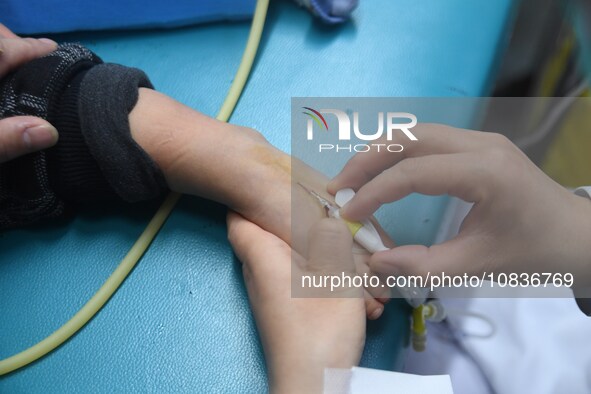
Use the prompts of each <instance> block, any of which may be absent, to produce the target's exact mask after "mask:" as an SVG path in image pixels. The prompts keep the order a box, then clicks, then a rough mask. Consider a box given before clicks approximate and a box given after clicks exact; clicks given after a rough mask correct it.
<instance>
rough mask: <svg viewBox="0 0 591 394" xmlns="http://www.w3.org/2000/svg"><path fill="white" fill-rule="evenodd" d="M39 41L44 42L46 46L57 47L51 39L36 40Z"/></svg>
mask: <svg viewBox="0 0 591 394" xmlns="http://www.w3.org/2000/svg"><path fill="white" fill-rule="evenodd" d="M38 40H39V41H41V42H44V43H46V44H51V45H53V46H57V42H55V41H53V40H52V39H49V38H38Z"/></svg>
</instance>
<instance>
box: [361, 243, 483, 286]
mask: <svg viewBox="0 0 591 394" xmlns="http://www.w3.org/2000/svg"><path fill="white" fill-rule="evenodd" d="M477 247H478V245H477V243H475V242H472V241H470V237H467V236H459V237H456V238H454V239H452V240H450V241H447V242H445V243H442V244H439V245H433V246H430V247H427V246H423V245H406V246H399V247H397V248H394V249H391V250H386V251H383V252H378V253H375V254H374V255H373V256H372V257H371V259H370V262H369V266H370V267H371V269H372V270H374V271H376V272H380V273H383V274H387V275H394V276H399V275H403V276H421V277H422V278H428V277H434V276H436V275H441V274H442V273H443V272H445V274H446V275H463V274H464V273H467V274H472V273H474V272H479V270H480V269H481V268H482V265H483V262H482V261H480V260H479V258H480V257H479V255H478V250H477Z"/></svg>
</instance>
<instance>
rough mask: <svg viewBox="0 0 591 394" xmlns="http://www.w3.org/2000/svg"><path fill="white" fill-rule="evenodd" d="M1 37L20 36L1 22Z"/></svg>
mask: <svg viewBox="0 0 591 394" xmlns="http://www.w3.org/2000/svg"><path fill="white" fill-rule="evenodd" d="M0 38H18V36H17V35H16V34H14V33H13V32H12V31H11V30H10V29H9V28H8V27H6V26H4V25H3V24H2V23H0Z"/></svg>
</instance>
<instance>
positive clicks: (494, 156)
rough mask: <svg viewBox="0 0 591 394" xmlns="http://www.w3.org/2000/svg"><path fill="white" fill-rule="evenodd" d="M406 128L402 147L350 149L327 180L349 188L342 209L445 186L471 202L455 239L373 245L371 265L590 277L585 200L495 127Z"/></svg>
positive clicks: (412, 270)
mask: <svg viewBox="0 0 591 394" xmlns="http://www.w3.org/2000/svg"><path fill="white" fill-rule="evenodd" d="M413 133H416V134H415V135H416V136H417V138H418V141H416V142H411V143H405V142H404V141H400V142H402V143H404V151H403V152H401V153H396V154H394V153H390V152H376V153H359V154H357V155H356V156H355V157H353V158H352V159H351V160H350V161H349V162H348V163H347V165H346V166H345V168H344V169H343V171H342V172H341V173H340V174H339V175H338V176H337V177H336V178H335V179H334V180H333V181H332V182H331V183H330V184H329V188H328V189H329V192H333V193H334V192H335V191H337V190H339V189H341V188H344V187H351V188H353V189H355V190H357V194H356V196H355V197H354V198H353V199H352V200H351V201H350V202H349V204H347V205H346V206H345V207H344V208H343V211H342V214H343V216H344V217H347V218H349V219H352V220H358V219H363V218H366V217H368V216H369V215H371V214H372V213H373V212H374V211H376V210H377V209H378V208H379V207H380V205H382V204H385V203H388V202H392V201H397V200H399V199H401V198H403V197H405V196H407V195H409V194H410V193H413V192H417V193H423V194H428V195H442V194H449V195H452V196H456V197H459V198H461V199H462V200H464V201H467V202H471V203H474V205H473V207H472V209H471V211H470V213H469V214H468V216H467V217H466V218H465V219H464V222H463V223H462V226H461V229H460V232H459V234H458V235H457V236H456V237H455V238H454V239H452V240H450V241H448V242H445V243H443V244H440V245H434V246H431V247H426V246H421V245H409V246H401V247H397V248H394V249H392V250H390V251H385V252H380V253H376V254H374V255H373V256H372V258H371V261H370V267H371V268H372V270H374V271H377V272H382V273H388V274H403V275H423V276H426V275H427V273H428V272H430V273H431V274H437V273H441V272H445V273H446V274H450V275H461V274H463V273H468V274H477V273H482V272H505V273H508V272H518V273H520V272H529V273H531V272H539V273H541V272H570V273H573V274H575V283H577V282H578V283H579V284H585V283H587V284H588V283H589V282H591V281H590V278H589V277H590V274H591V266H590V261H591V260H590V256H591V247H590V245H591V243H590V242H589V239H591V204H590V203H589V201H587V200H586V199H584V198H582V197H578V196H575V195H574V194H572V193H570V192H569V191H568V190H566V189H565V188H563V187H562V186H560V185H559V184H557V183H556V182H554V181H553V180H552V179H550V178H549V177H548V176H546V175H545V174H544V173H543V172H542V171H541V170H540V169H539V168H538V167H536V166H535V165H534V164H533V163H532V162H531V161H530V160H529V159H528V158H527V156H526V155H525V154H524V153H523V152H521V151H520V150H519V149H518V148H517V147H516V146H515V145H514V144H513V143H511V142H510V141H509V140H508V139H507V138H505V137H504V136H502V135H500V134H494V133H484V132H477V131H469V130H459V129H455V128H451V127H447V126H441V125H420V126H418V127H416V128H414V129H413ZM394 142H398V141H394ZM389 143H392V142H389Z"/></svg>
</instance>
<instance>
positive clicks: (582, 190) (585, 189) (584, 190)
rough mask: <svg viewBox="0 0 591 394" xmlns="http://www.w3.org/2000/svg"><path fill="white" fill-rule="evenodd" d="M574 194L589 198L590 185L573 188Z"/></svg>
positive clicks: (590, 196) (590, 193)
mask: <svg viewBox="0 0 591 394" xmlns="http://www.w3.org/2000/svg"><path fill="white" fill-rule="evenodd" d="M575 194H576V195H577V196H581V197H587V198H591V186H581V187H578V188H576V189H575Z"/></svg>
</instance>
